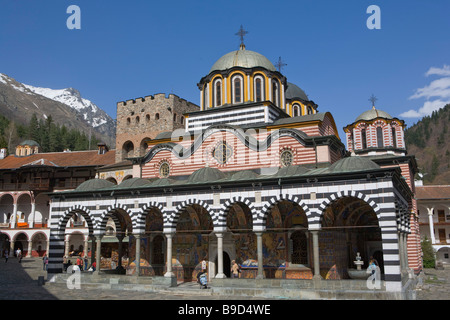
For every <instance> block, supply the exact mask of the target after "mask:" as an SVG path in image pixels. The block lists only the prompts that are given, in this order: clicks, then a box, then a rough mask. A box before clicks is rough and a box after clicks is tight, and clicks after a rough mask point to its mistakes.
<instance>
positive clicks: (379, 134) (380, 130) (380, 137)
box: [377, 127, 384, 148]
mask: <svg viewBox="0 0 450 320" xmlns="http://www.w3.org/2000/svg"><path fill="white" fill-rule="evenodd" d="M377 143H378V148H383V146H384V144H383V128H382V127H377Z"/></svg>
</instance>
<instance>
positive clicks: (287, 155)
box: [280, 150, 294, 167]
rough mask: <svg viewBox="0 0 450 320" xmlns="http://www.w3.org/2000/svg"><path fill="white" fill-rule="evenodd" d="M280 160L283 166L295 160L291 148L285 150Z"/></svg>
mask: <svg viewBox="0 0 450 320" xmlns="http://www.w3.org/2000/svg"><path fill="white" fill-rule="evenodd" d="M280 162H281V166H282V167H288V166H290V165H291V164H292V163H293V162H294V156H293V154H292V151H291V150H284V151H283V152H282V153H281V156H280Z"/></svg>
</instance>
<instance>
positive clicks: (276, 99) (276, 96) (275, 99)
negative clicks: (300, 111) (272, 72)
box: [272, 80, 280, 107]
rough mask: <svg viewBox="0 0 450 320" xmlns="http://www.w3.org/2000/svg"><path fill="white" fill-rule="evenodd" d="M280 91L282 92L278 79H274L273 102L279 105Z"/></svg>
mask: <svg viewBox="0 0 450 320" xmlns="http://www.w3.org/2000/svg"><path fill="white" fill-rule="evenodd" d="M279 92H280V90H278V81H276V80H273V81H272V102H273V103H274V104H275V105H276V106H277V107H279V106H280V97H279Z"/></svg>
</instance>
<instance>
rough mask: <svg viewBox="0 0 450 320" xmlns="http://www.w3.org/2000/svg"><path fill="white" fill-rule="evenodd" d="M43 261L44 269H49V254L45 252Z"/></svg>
mask: <svg viewBox="0 0 450 320" xmlns="http://www.w3.org/2000/svg"><path fill="white" fill-rule="evenodd" d="M42 262H43V263H44V266H43V268H44V271H47V265H48V257H47V254H44V257H43V258H42Z"/></svg>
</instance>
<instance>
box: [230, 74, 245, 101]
mask: <svg viewBox="0 0 450 320" xmlns="http://www.w3.org/2000/svg"><path fill="white" fill-rule="evenodd" d="M243 82H244V79H243V78H242V76H234V77H233V79H232V81H231V83H232V86H233V91H232V94H233V103H242V102H243V97H244V84H243Z"/></svg>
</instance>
